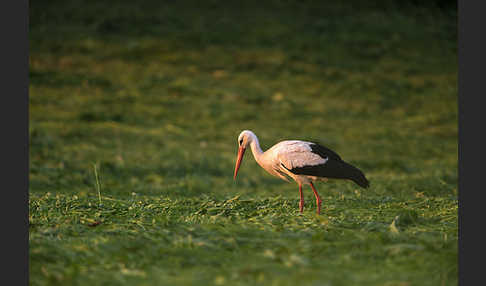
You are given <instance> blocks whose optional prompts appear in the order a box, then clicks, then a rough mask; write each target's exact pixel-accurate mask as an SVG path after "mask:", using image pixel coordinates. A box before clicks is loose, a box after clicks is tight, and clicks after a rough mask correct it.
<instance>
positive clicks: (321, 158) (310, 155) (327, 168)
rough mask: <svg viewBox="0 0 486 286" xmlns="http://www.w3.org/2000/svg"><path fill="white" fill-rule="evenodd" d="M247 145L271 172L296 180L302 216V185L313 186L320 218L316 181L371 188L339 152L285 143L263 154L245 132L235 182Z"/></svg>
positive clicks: (305, 143)
mask: <svg viewBox="0 0 486 286" xmlns="http://www.w3.org/2000/svg"><path fill="white" fill-rule="evenodd" d="M248 146H250V148H251V151H252V153H253V157H254V158H255V161H256V162H257V163H258V164H259V165H260V166H261V167H262V168H263V169H265V170H266V171H267V172H268V173H270V174H271V175H273V176H276V177H279V178H281V179H283V180H285V181H287V182H290V180H291V179H293V180H294V181H295V182H296V183H297V184H298V185H299V195H300V202H299V211H300V213H303V211H304V195H303V193H302V186H303V185H310V187H311V189H312V191H313V192H314V196H315V199H316V213H317V214H318V215H319V214H320V211H321V204H322V200H321V197H320V196H319V193H318V192H317V190H316V188H315V187H314V184H313V182H315V181H327V180H328V179H347V180H351V181H353V182H354V183H356V184H357V185H359V186H360V187H362V188H368V187H369V185H370V183H369V181H368V179H367V178H366V177H365V175H364V174H363V172H362V171H361V170H360V169H358V168H356V167H355V166H353V165H351V164H349V163H347V162H345V161H343V160H342V159H341V157H340V156H339V155H338V154H337V153H336V152H334V151H332V150H331V149H329V148H327V147H325V146H322V145H320V144H318V143H314V142H308V141H301V140H285V141H281V142H279V143H277V144H275V145H274V146H272V147H271V148H269V149H268V150H267V151H265V152H263V151H262V149H261V148H260V143H259V141H258V138H257V136H256V135H255V133H253V132H252V131H251V130H243V131H242V132H241V133H240V135H239V136H238V155H237V158H236V165H235V170H234V176H233V179H234V180H235V181H236V176H237V174H238V170H239V169H240V165H241V162H242V161H243V156H244V154H245V150H246V149H247V148H248Z"/></svg>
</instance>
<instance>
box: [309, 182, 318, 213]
mask: <svg viewBox="0 0 486 286" xmlns="http://www.w3.org/2000/svg"><path fill="white" fill-rule="evenodd" d="M310 186H311V188H312V191H313V192H314V196H316V205H317V214H320V213H321V197H320V196H319V194H318V193H317V190H316V188H314V184H312V182H310Z"/></svg>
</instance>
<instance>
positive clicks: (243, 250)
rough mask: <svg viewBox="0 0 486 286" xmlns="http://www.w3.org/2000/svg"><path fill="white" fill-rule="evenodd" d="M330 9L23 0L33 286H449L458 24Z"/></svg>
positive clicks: (404, 11) (442, 14) (391, 8)
mask: <svg viewBox="0 0 486 286" xmlns="http://www.w3.org/2000/svg"><path fill="white" fill-rule="evenodd" d="M334 2H335V1H331V2H330V3H320V2H318V1H265V2H264V3H260V2H258V1H242V2H236V1H235V2H234V3H232V1H229V2H226V1H225V2H217V1H203V2H200V1H199V2H198V1H193V2H189V1H166V2H162V1H144V2H140V3H135V2H133V1H116V3H111V4H109V3H104V2H100V1H48V2H47V1H32V2H31V3H30V19H29V24H30V28H29V29H30V30H29V42H30V59H29V61H30V72H29V81H30V85H29V94H30V95H29V96H30V104H29V115H30V118H29V122H30V123H29V125H30V126H29V137H30V138H29V140H30V141H29V147H30V173H29V196H30V198H29V258H30V259H29V268H30V284H31V285H297V284H298V285H387V286H391V285H457V258H458V256H457V255H458V253H457V252H458V249H457V242H458V230H457V226H458V225H457V156H458V153H457V22H456V16H457V14H456V10H453V9H451V7H441V8H438V7H434V6H433V5H432V4H427V5H422V6H414V4H404V3H402V2H395V1H377V2H360V1H347V2H338V3H337V2H336V3H334ZM381 2H383V3H381ZM244 129H250V130H252V131H254V132H255V133H256V135H257V136H258V137H259V139H260V143H261V146H262V149H263V150H265V149H267V148H269V147H271V146H272V145H273V144H275V143H277V142H279V141H281V140H285V139H302V140H314V141H318V142H320V143H321V144H323V145H325V146H327V147H329V148H331V149H333V150H335V151H336V152H337V153H338V154H340V155H341V157H342V158H343V159H344V160H345V161H348V162H350V163H352V164H353V165H355V166H357V167H359V168H360V169H361V170H362V171H363V172H364V173H365V174H366V176H367V177H368V179H369V180H370V183H371V186H370V188H369V189H361V188H359V187H358V186H357V185H355V184H353V183H352V182H348V181H338V180H330V181H329V182H325V183H317V184H316V188H317V190H318V191H319V192H320V194H321V197H322V199H323V206H322V210H321V215H320V216H317V215H316V214H315V201H314V197H313V194H312V191H311V189H310V188H308V187H306V188H304V194H305V199H306V205H305V209H304V213H303V214H300V213H299V208H298V203H299V193H298V187H297V184H295V183H287V182H284V181H282V180H280V179H278V178H275V177H272V176H270V175H269V174H267V173H265V171H264V170H263V169H261V168H260V167H259V166H258V165H257V164H256V162H255V161H254V160H253V158H251V154H250V153H248V154H246V157H245V160H244V162H243V163H242V166H241V169H240V172H239V174H238V178H237V181H236V182H234V181H233V168H234V164H235V160H236V151H237V148H238V143H237V136H238V134H239V133H240V132H241V131H242V130H244Z"/></svg>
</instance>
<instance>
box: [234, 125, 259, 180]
mask: <svg viewBox="0 0 486 286" xmlns="http://www.w3.org/2000/svg"><path fill="white" fill-rule="evenodd" d="M255 138H256V135H255V133H253V132H251V131H250V130H243V131H242V132H241V133H240V136H238V146H239V147H238V157H237V158H236V166H235V175H234V177H233V179H235V180H236V175H237V174H238V169H240V165H241V161H243V155H244V154H245V150H246V148H247V147H248V146H249V145H250V144H251V142H253V140H254V139H255Z"/></svg>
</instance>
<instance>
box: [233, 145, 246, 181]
mask: <svg viewBox="0 0 486 286" xmlns="http://www.w3.org/2000/svg"><path fill="white" fill-rule="evenodd" d="M245 150H246V149H245V148H243V147H241V146H240V148H239V149H238V158H237V159H236V166H235V175H234V177H233V180H236V175H237V174H238V169H240V165H241V161H243V154H245Z"/></svg>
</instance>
